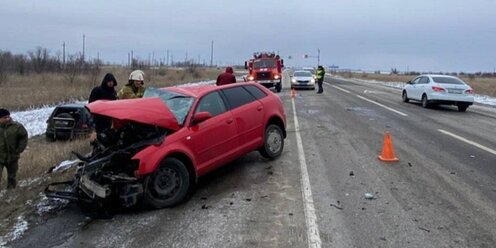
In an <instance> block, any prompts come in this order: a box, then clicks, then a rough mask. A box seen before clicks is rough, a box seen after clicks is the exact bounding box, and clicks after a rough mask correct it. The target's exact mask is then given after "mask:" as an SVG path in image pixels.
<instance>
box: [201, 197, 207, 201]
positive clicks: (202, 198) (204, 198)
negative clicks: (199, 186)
mask: <svg viewBox="0 0 496 248" xmlns="http://www.w3.org/2000/svg"><path fill="white" fill-rule="evenodd" d="M207 199H208V198H207V197H206V196H202V197H200V200H203V201H205V200H207Z"/></svg>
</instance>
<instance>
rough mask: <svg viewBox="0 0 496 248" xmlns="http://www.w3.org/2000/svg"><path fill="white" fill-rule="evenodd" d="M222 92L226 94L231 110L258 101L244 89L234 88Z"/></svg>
mask: <svg viewBox="0 0 496 248" xmlns="http://www.w3.org/2000/svg"><path fill="white" fill-rule="evenodd" d="M222 91H223V92H224V94H225V96H226V98H227V101H228V102H229V105H230V107H231V109H235V108H237V107H239V106H242V105H245V104H247V103H250V102H253V101H256V99H255V97H253V96H252V95H251V94H250V93H248V91H246V90H245V89H244V88H243V87H233V88H228V89H224V90H222Z"/></svg>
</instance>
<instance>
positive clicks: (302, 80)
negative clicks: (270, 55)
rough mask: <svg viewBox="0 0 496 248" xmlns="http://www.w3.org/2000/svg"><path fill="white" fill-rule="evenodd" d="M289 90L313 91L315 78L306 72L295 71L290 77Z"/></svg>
mask: <svg viewBox="0 0 496 248" xmlns="http://www.w3.org/2000/svg"><path fill="white" fill-rule="evenodd" d="M291 88H306V89H312V90H314V89H315V78H314V75H312V73H310V72H308V71H303V70H302V71H295V72H293V75H291Z"/></svg>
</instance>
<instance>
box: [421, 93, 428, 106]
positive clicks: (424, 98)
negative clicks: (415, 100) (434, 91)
mask: <svg viewBox="0 0 496 248" xmlns="http://www.w3.org/2000/svg"><path fill="white" fill-rule="evenodd" d="M422 107H423V108H429V107H430V104H429V99H427V95H426V94H423V95H422Z"/></svg>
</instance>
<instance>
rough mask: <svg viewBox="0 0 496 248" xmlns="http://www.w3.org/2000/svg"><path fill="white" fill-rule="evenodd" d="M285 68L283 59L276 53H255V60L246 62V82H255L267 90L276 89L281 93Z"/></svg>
mask: <svg viewBox="0 0 496 248" xmlns="http://www.w3.org/2000/svg"><path fill="white" fill-rule="evenodd" d="M283 67H284V61H283V59H281V58H280V57H279V55H276V54H275V53H270V52H257V53H254V54H253V58H251V59H249V60H248V61H245V69H248V75H247V76H246V80H247V81H255V82H257V83H260V84H262V85H264V86H265V87H267V88H270V87H275V89H276V91H277V92H281V89H282V68H283Z"/></svg>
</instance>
